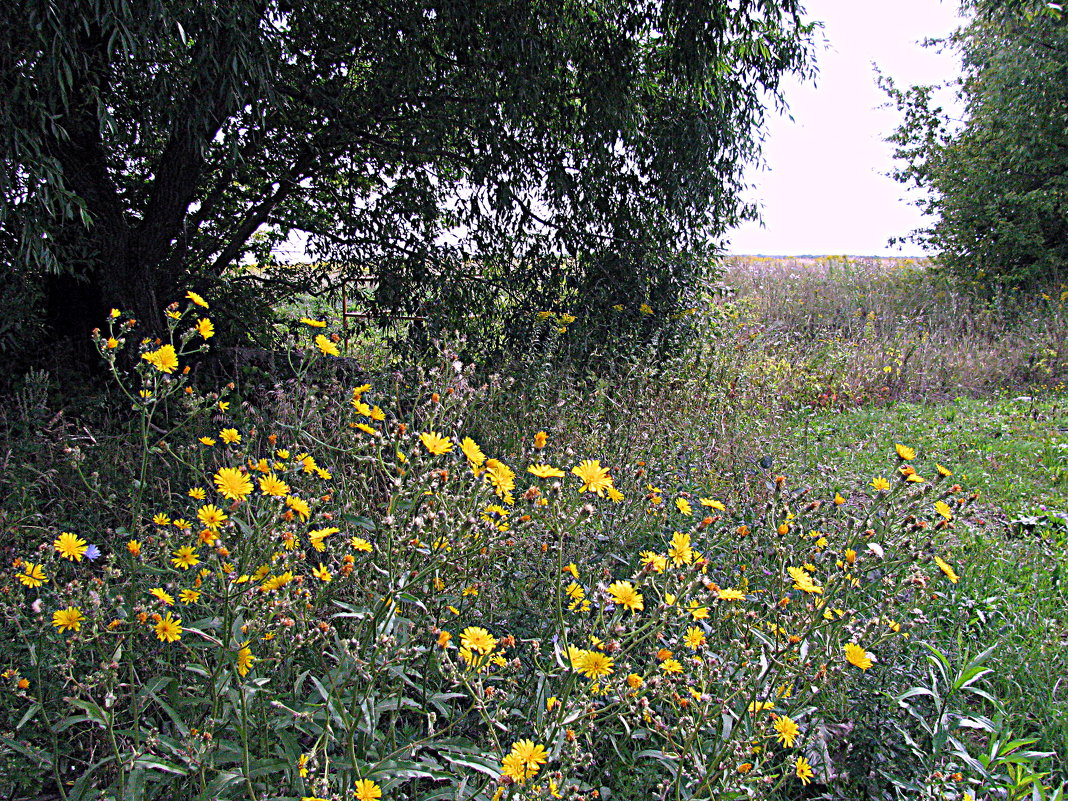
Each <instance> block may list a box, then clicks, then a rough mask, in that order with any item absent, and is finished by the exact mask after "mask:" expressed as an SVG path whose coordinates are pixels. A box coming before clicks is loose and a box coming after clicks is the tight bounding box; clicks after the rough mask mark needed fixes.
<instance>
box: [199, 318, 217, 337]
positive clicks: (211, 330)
mask: <svg viewBox="0 0 1068 801" xmlns="http://www.w3.org/2000/svg"><path fill="white" fill-rule="evenodd" d="M197 333H198V334H200V336H202V337H203V338H204V339H211V338H212V337H213V336H215V325H214V324H213V323H212V322H211V320H209V319H208V318H207V317H201V318H200V319H199V320H197Z"/></svg>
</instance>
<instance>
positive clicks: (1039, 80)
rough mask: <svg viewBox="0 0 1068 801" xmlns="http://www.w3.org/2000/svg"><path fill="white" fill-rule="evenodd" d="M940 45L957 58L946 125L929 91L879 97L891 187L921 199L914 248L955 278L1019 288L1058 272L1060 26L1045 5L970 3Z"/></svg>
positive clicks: (1063, 89)
mask: <svg viewBox="0 0 1068 801" xmlns="http://www.w3.org/2000/svg"><path fill="white" fill-rule="evenodd" d="M963 10H964V11H965V12H966V13H969V14H970V15H971V16H970V18H969V21H968V22H967V23H966V24H965V25H963V26H962V27H961V28H960V29H959V30H958V31H957V32H956V33H955V34H954V35H953V36H951V37H950V38H949V40H948V41H947V42H945V43H944V44H948V45H949V46H951V47H953V48H955V49H956V50H957V51H958V52H959V53H960V55H961V58H962V65H963V75H962V78H961V81H960V85H959V89H958V96H959V98H960V100H961V101H962V102H963V105H964V110H965V115H964V120H963V122H962V123H961V124H959V125H958V124H955V123H953V122H952V121H951V120H950V119H949V118H948V115H947V114H946V113H945V112H944V111H943V110H942V109H941V108H939V107H937V106H936V105H935V102H934V99H933V98H934V94H933V91H934V87H930V86H914V87H911V88H909V89H906V90H902V89H898V88H897V87H895V86H894V84H893V82H892V81H890V80H887V79H883V86H884V88H885V89H886V90H887V91H888V93H889V94H890V96H891V98H892V100H893V101H894V102H895V103H896V105H897V107H898V109H899V110H900V111H902V112H903V114H904V120H903V122H902V124H901V126H900V127H899V128H898V130H897V131H896V132H895V134H894V135H893V136H892V137H890V141H892V142H894V143H896V144H897V145H898V149H897V152H896V155H897V157H898V158H899V159H900V160H901V164H902V166H901V167H900V168H899V169H898V170H897V171H896V173H895V177H896V178H897V179H898V180H899V181H901V182H902V183H906V184H911V185H912V186H914V187H917V188H919V189H921V190H924V191H925V193H926V194H925V196H924V197H923V198H922V199H921V200H920V201H919V205H920V207H921V208H922V209H923V210H924V211H925V212H926V213H927V214H929V215H931V217H932V218H933V219H932V222H931V224H930V225H929V226H928V227H927V228H925V229H921V230H920V231H917V232H916V233H915V235H914V236H915V238H916V239H917V240H918V241H919V242H921V243H923V244H924V245H926V246H927V247H928V248H930V249H932V250H934V251H936V252H937V253H938V254H939V258H940V260H941V261H942V262H943V263H944V264H945V266H946V267H948V268H949V269H950V270H952V271H953V272H956V273H958V274H960V275H962V276H964V277H967V278H975V277H978V278H979V279H981V280H984V281H986V282H996V283H1005V284H1029V283H1033V282H1036V281H1041V280H1048V279H1053V278H1057V277H1059V276H1062V275H1064V272H1065V269H1066V267H1068V178H1066V169H1068V118H1066V117H1065V113H1064V109H1065V108H1066V106H1068V80H1066V78H1068V19H1065V18H1064V17H1063V16H1062V14H1061V12H1060V9H1059V7H1058V6H1056V5H1055V4H1052V3H1045V2H1028V1H1027V0H1020V1H1019V2H993V0H991V1H989V2H987V1H986V0H983V1H982V2H976V1H975V0H968V2H965V3H964V4H963Z"/></svg>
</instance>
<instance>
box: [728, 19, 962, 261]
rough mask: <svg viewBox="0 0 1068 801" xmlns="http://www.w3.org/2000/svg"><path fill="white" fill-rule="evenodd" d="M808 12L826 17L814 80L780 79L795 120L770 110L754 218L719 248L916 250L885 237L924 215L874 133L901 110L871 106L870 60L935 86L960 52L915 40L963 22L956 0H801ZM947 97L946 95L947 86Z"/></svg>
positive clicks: (947, 76) (897, 75) (904, 82)
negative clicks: (758, 217)
mask: <svg viewBox="0 0 1068 801" xmlns="http://www.w3.org/2000/svg"><path fill="white" fill-rule="evenodd" d="M805 7H806V10H807V12H808V17H809V18H810V19H814V20H820V21H822V22H823V23H824V28H823V32H822V38H824V39H825V40H826V41H825V44H824V45H823V46H822V47H820V48H819V50H818V53H817V63H818V66H819V76H818V77H817V79H816V83H815V85H813V84H812V83H808V84H801V83H799V82H797V81H790V82H788V83H787V84H786V85H785V89H784V92H785V96H786V100H787V103H788V104H789V106H790V110H789V114H790V115H791V116H792V117H793V121H791V120H790V119H789V118H788V117H786V116H782V117H772V118H771V119H769V125H768V136H767V139H766V141H765V143H764V157H765V160H766V162H767V169H766V170H764V171H760V170H757V169H753V170H751V171H750V172H749V174H748V176H747V177H748V182H749V183H750V184H752V185H753V191H752V192H751V193H750V195H749V196H750V198H751V199H754V200H756V201H758V202H759V203H760V204H761V205H762V207H763V212H762V214H763V220H764V227H763V228H761V227H760V226H759V225H757V224H755V223H748V224H746V225H744V226H742V227H740V228H738V229H736V230H735V231H733V232H732V233H731V234H730V235H729V237H728V238H729V240H730V244H729V245H728V247H727V251H728V252H729V253H736V254H766V255H801V254H852V255H918V254H919V249H918V248H917V247H916V246H914V245H905V246H904V248H903V249H891V248H889V247H888V246H887V241H888V240H889V239H890V238H891V237H893V236H902V235H905V234H907V233H908V232H909V231H911V230H913V229H914V228H916V227H918V226H919V225H920V224H921V222H922V217H921V215H920V213H919V211H918V209H916V208H915V206H913V205H911V203H910V202H908V199H907V198H906V197H905V187H904V186H903V185H901V184H898V183H896V182H894V181H893V180H892V179H891V178H889V177H888V176H887V174H888V173H889V172H890V171H891V170H892V169H893V166H894V162H893V158H892V153H893V145H891V144H889V143H888V142H885V141H883V140H884V139H885V138H886V137H887V136H888V135H890V134H891V133H892V132H893V130H894V128H895V127H896V125H897V123H898V121H899V116H898V114H897V112H896V111H895V110H893V109H889V108H880V106H883V105H884V104H885V103H886V102H887V98H886V96H885V95H884V94H883V92H882V91H881V90H880V89H879V88H878V87H877V86H876V84H875V72H874V70H873V69H872V63H873V62H874V63H875V64H876V65H878V67H879V69H880V70H882V72H883V73H884V74H885V75H889V76H890V77H892V78H893V79H894V81H895V82H896V83H897V84H898V85H899V86H909V85H912V84H935V83H941V82H944V81H947V80H953V79H955V78H956V77H957V76H958V75H959V61H958V60H957V59H956V57H955V56H954V55H953V54H951V53H942V54H939V53H938V52H936V51H935V50H934V49H933V48H923V47H921V46H920V42H922V41H923V40H924V39H926V38H938V37H941V36H945V35H946V34H948V33H950V32H951V31H953V30H954V29H955V28H956V27H958V26H959V25H960V23H961V19H960V18H959V17H958V16H957V11H958V8H959V3H958V2H957V0H895V2H891V3H881V2H879V3H877V2H874V0H808V2H807V3H806V4H805ZM949 96H951V95H949Z"/></svg>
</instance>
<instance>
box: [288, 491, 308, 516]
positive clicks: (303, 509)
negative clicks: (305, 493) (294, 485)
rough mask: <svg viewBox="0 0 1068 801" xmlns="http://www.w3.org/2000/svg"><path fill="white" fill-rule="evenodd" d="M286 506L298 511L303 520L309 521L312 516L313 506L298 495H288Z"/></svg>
mask: <svg viewBox="0 0 1068 801" xmlns="http://www.w3.org/2000/svg"><path fill="white" fill-rule="evenodd" d="M286 506H288V507H289V508H290V509H292V510H293V511H294V512H296V513H297V516H298V517H299V518H300V519H301V520H302V521H307V519H308V518H309V517H311V507H310V506H309V505H308V502H307V501H306V500H304V499H303V498H298V497H297V496H296V495H287V496H286Z"/></svg>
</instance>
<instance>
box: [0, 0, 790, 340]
mask: <svg viewBox="0 0 1068 801" xmlns="http://www.w3.org/2000/svg"><path fill="white" fill-rule="evenodd" d="M801 13H802V10H801V8H800V6H799V0H742V1H741V2H722V1H713V0H639V1H636V0H575V1H574V2H564V1H563V0H560V1H559V2H552V1H550V0H539V1H537V2H532V1H531V0H493V1H492V2H486V1H485V0H437V1H436V2H435V1H434V0H426V1H425V2H410V3H381V2H378V0H140V2H136V3H130V2H126V0H85V2H77V3H71V2H66V1H65V0H17V1H14V2H9V3H5V4H2V9H0V26H2V27H0V29H2V31H3V32H2V33H0V36H2V37H3V39H2V40H0V41H2V45H0V80H2V82H3V84H2V88H3V93H4V97H5V104H4V106H3V110H2V111H0V254H2V255H0V262H2V263H4V264H6V265H8V267H7V269H8V270H9V271H10V272H11V273H12V275H11V276H9V277H10V278H12V279H14V281H13V283H11V284H10V287H11V288H9V289H8V290H7V291H8V297H7V299H6V300H0V302H2V303H3V304H4V306H6V308H7V310H8V311H6V312H5V316H7V318H8V319H9V320H14V319H15V318H16V317H17V316H18V311H19V310H20V309H21V310H29V311H30V312H34V314H33V315H32V318H37V317H39V315H38V314H37V313H36V312H35V311H34V310H35V304H36V306H45V307H47V308H49V309H50V310H51V320H52V322H53V324H54V325H55V327H56V328H57V329H58V330H59V331H61V332H64V333H72V334H81V329H82V328H84V327H85V326H87V325H91V324H93V322H95V321H96V320H97V319H99V313H100V311H101V310H103V309H105V308H107V307H110V306H118V307H121V308H123V309H126V310H128V311H131V312H133V313H134V314H136V315H137V316H138V317H139V318H140V319H143V320H145V321H147V322H150V323H151V322H153V321H155V322H156V323H157V324H158V321H159V317H158V315H159V314H160V312H159V309H160V308H161V306H163V305H164V304H165V303H166V302H168V301H170V300H172V299H175V298H177V297H180V295H181V292H182V290H183V289H184V288H186V287H195V288H197V289H198V290H199V291H201V292H202V293H204V294H208V295H212V294H216V295H219V296H222V295H223V294H224V293H223V292H222V290H221V288H220V282H221V281H222V280H223V277H224V276H226V275H227V274H228V271H231V270H232V268H233V267H234V265H235V264H239V263H240V262H241V261H242V260H244V259H248V258H255V259H257V260H261V261H262V260H264V259H266V258H267V257H268V256H269V254H270V252H271V250H272V248H273V247H274V246H276V245H277V244H278V243H280V242H284V241H286V240H287V238H288V237H290V235H291V234H292V233H293V232H303V234H304V235H306V236H307V237H308V241H309V247H310V248H311V250H312V252H313V253H315V254H317V255H319V256H320V257H321V258H322V259H324V260H326V261H328V263H329V265H330V268H331V269H332V270H333V271H335V272H336V271H339V270H341V271H343V270H352V271H362V270H365V269H368V268H370V269H372V270H373V271H374V272H375V273H376V274H377V275H379V276H380V281H379V283H378V289H377V295H376V300H377V301H378V304H379V308H381V309H382V310H393V311H403V310H410V309H411V308H413V306H414V304H415V303H416V299H417V298H421V297H422V299H423V300H424V301H425V297H423V295H424V294H425V293H426V292H433V291H434V290H435V289H438V290H440V289H441V288H443V287H444V288H448V289H449V291H450V292H453V296H450V297H451V301H450V302H455V301H456V300H457V298H456V297H455V290H456V288H457V287H463V286H471V287H477V286H478V285H479V284H480V282H483V283H484V282H487V281H491V282H495V283H496V284H497V286H498V287H499V288H500V287H503V288H504V289H505V290H507V291H510V292H514V293H517V294H519V295H522V294H523V292H522V290H524V289H525V290H528V291H527V293H526V296H529V295H530V292H529V290H530V289H539V288H541V289H545V288H546V287H548V286H553V287H555V288H556V289H557V290H559V288H560V287H561V286H564V285H566V286H567V288H568V289H567V291H570V292H572V293H573V292H575V291H576V288H577V287H582V286H593V285H598V286H600V285H604V284H605V282H606V281H607V282H608V283H609V284H612V283H615V284H617V289H618V291H619V292H620V293H622V292H637V293H639V294H641V293H647V292H648V290H649V285H650V282H651V281H653V282H655V281H656V280H660V278H661V277H662V276H661V274H660V273H659V272H658V270H659V269H661V268H659V267H658V268H657V269H653V270H649V269H635V267H636V266H639V265H642V264H647V263H653V262H652V261H650V258H651V257H661V259H662V257H663V256H664V255H665V254H678V253H689V252H695V251H697V250H699V249H700V248H701V247H702V246H705V245H707V243H709V242H710V241H711V240H712V239H713V238H714V237H715V236H716V235H718V234H720V233H722V232H723V231H724V230H726V229H727V228H729V227H731V226H732V225H734V224H736V223H737V221H738V220H739V219H740V218H741V217H742V216H745V215H747V214H750V213H751V210H750V209H748V208H747V207H746V206H744V205H743V204H742V203H740V201H739V199H738V194H739V189H740V188H741V185H742V184H741V169H742V166H743V165H744V163H745V162H746V161H749V160H752V159H753V158H755V157H756V155H757V153H758V141H759V131H760V126H761V124H762V120H763V104H764V102H766V100H767V98H769V97H770V98H779V94H778V86H779V80H780V77H781V76H782V75H783V74H785V73H788V72H801V73H805V72H807V71H808V70H809V34H810V32H811V29H810V26H808V25H806V24H805V23H804V22H803V21H802V19H801V16H800V15H801ZM539 256H540V257H543V258H540V259H539V258H538V257H539ZM565 256H566V257H567V261H566V264H567V265H568V266H567V268H566V269H564V268H563V267H562V266H561V265H562V264H564V263H565V262H564V261H563V257H565ZM545 257H551V258H545ZM473 259H477V260H478V262H477V263H478V264H479V265H490V264H493V265H496V267H495V268H494V269H493V270H488V271H486V270H480V269H473V268H472V266H471V265H472V264H474V263H475V262H474V261H472V260H473ZM680 263H684V262H680ZM539 265H541V266H540V267H539ZM247 278H248V277H247V276H246V279H247ZM261 279H262V277H259V278H257V279H256V280H261ZM305 279H306V277H305V276H302V275H300V274H297V273H289V272H284V271H274V272H273V273H272V275H271V280H273V281H276V282H278V281H280V282H283V283H287V284H290V285H292V286H294V287H296V286H300V285H302V283H303V282H304V281H305ZM229 286H231V287H232V286H233V284H232V282H231V283H230V284H229ZM16 294H17V297H18V298H19V300H18V305H17V307H16V303H15V301H13V300H12V297H14V296H15V295H16ZM27 298H31V299H33V300H34V302H29V301H27V300H26V299H27ZM27 319H31V315H29V314H27ZM12 326H14V323H12ZM0 334H2V332H0ZM0 341H2V340H0ZM0 347H2V346H0Z"/></svg>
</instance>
